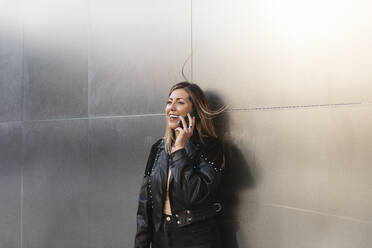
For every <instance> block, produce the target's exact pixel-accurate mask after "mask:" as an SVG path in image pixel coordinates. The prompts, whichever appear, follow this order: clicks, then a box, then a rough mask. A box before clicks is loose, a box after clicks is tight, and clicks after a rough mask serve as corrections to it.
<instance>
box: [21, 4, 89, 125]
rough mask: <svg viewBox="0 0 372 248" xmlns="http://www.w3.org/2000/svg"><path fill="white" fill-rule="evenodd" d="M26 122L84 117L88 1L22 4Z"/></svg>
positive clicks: (86, 97) (86, 85)
mask: <svg viewBox="0 0 372 248" xmlns="http://www.w3.org/2000/svg"><path fill="white" fill-rule="evenodd" d="M23 8H24V23H23V26H24V84H25V96H24V97H25V105H24V111H25V112H24V118H25V120H40V119H42V120H44V119H54V118H71V117H86V116H87V115H88V84H87V78H88V76H87V67H88V10H87V9H88V1H87V0H79V1H76V0H69V1H56V0H52V1H49V0H35V1H24V2H23Z"/></svg>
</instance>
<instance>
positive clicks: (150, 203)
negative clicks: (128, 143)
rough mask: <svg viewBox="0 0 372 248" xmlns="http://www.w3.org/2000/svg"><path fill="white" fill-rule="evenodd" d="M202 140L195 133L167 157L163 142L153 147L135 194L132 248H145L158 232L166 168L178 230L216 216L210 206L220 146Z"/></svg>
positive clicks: (220, 160) (220, 168)
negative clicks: (137, 195)
mask: <svg viewBox="0 0 372 248" xmlns="http://www.w3.org/2000/svg"><path fill="white" fill-rule="evenodd" d="M203 140H204V143H202V142H201V140H200V138H199V135H198V134H197V131H196V130H195V132H194V133H193V135H192V136H191V137H190V139H189V140H188V141H187V143H186V145H185V148H183V149H179V150H177V151H175V152H173V153H171V154H170V155H169V154H168V153H167V152H166V151H165V147H164V140H163V139H159V140H158V141H157V142H156V143H155V144H153V146H152V148H151V151H150V155H149V157H148V161H147V166H146V171H145V175H144V178H143V182H142V185H141V188H140V192H139V199H138V210H137V233H136V235H135V244H134V247H135V248H149V247H150V243H151V240H152V235H153V232H155V231H158V230H159V228H160V224H161V218H162V213H163V207H164V201H165V197H166V186H167V185H166V184H167V178H168V166H170V167H171V176H170V179H169V201H170V207H171V211H172V215H174V216H175V217H176V218H177V219H178V221H177V224H178V225H179V227H181V226H185V225H189V224H191V223H194V222H197V221H200V220H204V219H207V218H210V217H213V216H214V215H216V214H217V212H219V210H220V209H216V204H214V203H215V200H216V193H217V190H218V185H219V183H220V180H221V175H222V173H223V171H224V153H223V143H222V142H221V141H220V140H219V139H218V138H215V137H206V138H204V137H203ZM151 165H152V169H151V170H150V169H149V168H150V167H151ZM220 206H221V205H219V207H220ZM217 208H218V206H217Z"/></svg>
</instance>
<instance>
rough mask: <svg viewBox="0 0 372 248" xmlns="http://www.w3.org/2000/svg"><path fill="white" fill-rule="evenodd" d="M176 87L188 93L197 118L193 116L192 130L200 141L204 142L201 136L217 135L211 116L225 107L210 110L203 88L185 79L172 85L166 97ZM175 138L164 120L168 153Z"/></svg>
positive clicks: (173, 132)
mask: <svg viewBox="0 0 372 248" xmlns="http://www.w3.org/2000/svg"><path fill="white" fill-rule="evenodd" d="M176 89H184V90H185V91H186V92H187V93H188V94H189V100H190V101H191V103H192V107H193V109H194V111H195V112H196V114H197V115H198V116H199V118H195V124H196V125H195V128H196V129H194V132H195V131H197V132H198V134H199V137H200V140H201V142H202V143H204V140H203V137H210V136H212V137H217V134H216V131H215V127H214V123H213V120H212V119H213V116H215V115H218V114H220V113H222V112H223V111H224V110H225V109H226V108H227V107H226V106H225V107H222V108H220V109H219V110H216V111H212V110H211V109H210V106H209V103H208V99H207V97H206V96H205V94H204V92H203V90H202V89H201V88H200V87H199V86H198V85H197V84H194V83H189V82H187V81H185V82H180V83H177V84H175V85H173V86H172V88H171V89H170V91H169V94H168V97H169V96H170V95H171V94H172V92H173V91H174V90H176ZM175 140H176V135H175V131H174V130H173V129H172V128H170V127H169V125H168V122H166V128H165V135H164V141H165V150H166V151H167V153H168V154H170V153H171V147H172V145H173V144H174V142H175Z"/></svg>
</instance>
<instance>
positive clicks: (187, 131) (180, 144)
mask: <svg viewBox="0 0 372 248" xmlns="http://www.w3.org/2000/svg"><path fill="white" fill-rule="evenodd" d="M187 116H188V118H189V120H190V123H189V125H190V126H191V128H190V126H186V121H185V118H183V116H179V118H180V119H181V121H182V124H183V128H181V127H177V128H176V129H175V132H179V133H178V135H177V138H176V141H175V142H174V148H173V147H172V151H171V152H175V151H177V150H179V149H182V148H184V147H185V145H186V143H187V141H188V140H189V139H190V137H191V136H192V134H193V132H194V128H195V116H193V117H192V118H191V115H190V113H187Z"/></svg>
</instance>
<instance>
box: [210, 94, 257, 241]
mask: <svg viewBox="0 0 372 248" xmlns="http://www.w3.org/2000/svg"><path fill="white" fill-rule="evenodd" d="M206 95H207V98H208V101H209V104H210V107H211V109H214V110H215V109H219V108H220V107H221V106H223V105H224V103H223V101H222V100H221V98H220V97H219V96H218V94H216V93H214V92H210V91H206ZM214 123H215V127H216V132H217V136H218V137H220V138H221V139H222V140H223V142H224V143H225V155H226V165H225V166H226V168H225V171H224V174H223V176H222V181H221V184H220V188H219V193H218V201H219V202H221V203H222V206H223V210H222V213H221V214H219V215H218V217H217V221H218V224H219V228H220V231H221V237H222V243H223V244H222V247H229V248H238V247H239V244H240V245H241V247H240V248H248V247H249V237H248V236H247V235H245V234H240V240H239V244H238V239H237V232H238V231H239V224H240V223H242V222H244V220H243V219H245V220H249V219H251V220H252V219H254V218H255V216H254V215H255V213H256V212H257V209H256V208H257V207H256V205H255V204H250V206H248V208H251V209H244V210H242V209H241V206H240V201H241V199H240V196H241V195H242V194H241V192H242V191H246V190H249V189H252V188H255V185H256V180H255V178H254V177H253V175H252V172H251V169H250V164H249V163H248V162H247V160H246V157H247V158H251V157H254V156H251V155H252V154H243V153H242V152H241V151H240V150H239V149H238V148H237V147H236V146H235V145H234V144H233V140H229V137H226V133H229V130H230V129H229V115H228V112H225V113H223V114H220V115H218V116H216V117H215V119H214ZM246 152H247V151H246ZM248 153H251V152H250V151H248ZM252 153H253V151H252ZM249 161H250V160H249ZM250 163H254V160H251V161H250ZM251 166H257V165H254V164H251ZM249 197H250V198H249V202H251V201H252V202H257V201H256V200H257V199H252V197H254V195H252V196H249ZM245 207H247V206H245ZM239 209H241V210H240V213H243V212H244V217H242V216H238V210H239ZM241 236H244V239H246V238H248V240H241V238H242V237H241Z"/></svg>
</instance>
